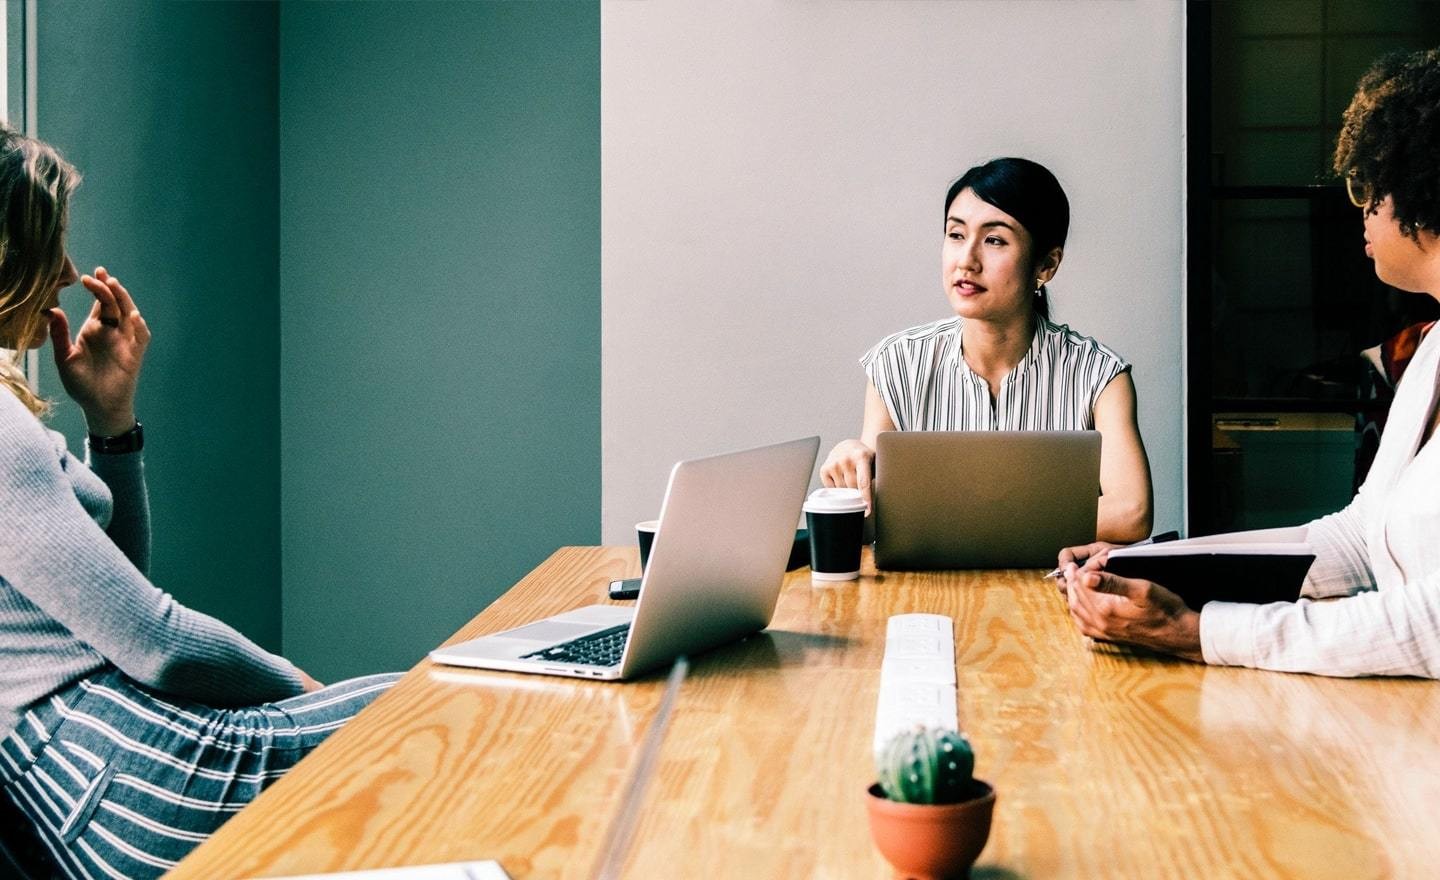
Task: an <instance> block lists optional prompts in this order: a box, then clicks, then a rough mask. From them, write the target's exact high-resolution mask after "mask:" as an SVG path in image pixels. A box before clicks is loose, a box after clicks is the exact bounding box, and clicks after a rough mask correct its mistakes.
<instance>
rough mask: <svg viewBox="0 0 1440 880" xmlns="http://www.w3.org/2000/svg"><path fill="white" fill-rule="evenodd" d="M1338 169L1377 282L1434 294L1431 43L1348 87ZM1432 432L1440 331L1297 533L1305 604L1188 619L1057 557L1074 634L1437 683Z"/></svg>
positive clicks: (1179, 606) (1439, 125)
mask: <svg viewBox="0 0 1440 880" xmlns="http://www.w3.org/2000/svg"><path fill="white" fill-rule="evenodd" d="M1335 171H1336V173H1338V174H1339V175H1340V177H1341V178H1343V179H1344V181H1345V185H1346V187H1347V188H1348V189H1349V192H1350V199H1351V201H1352V202H1354V203H1355V207H1356V208H1359V209H1360V211H1361V212H1362V213H1363V216H1364V225H1365V253H1366V255H1368V256H1369V257H1371V258H1372V259H1374V261H1375V274H1376V275H1378V276H1379V278H1380V280H1381V281H1384V282H1385V283H1386V284H1388V285H1390V286H1391V287H1395V288H1398V289H1400V290H1406V291H1413V292H1414V293H1416V294H1417V295H1419V296H1429V297H1433V298H1435V299H1437V300H1440V49H1432V50H1429V51H1426V52H1415V53H1413V54H1409V55H1392V56H1389V57H1387V58H1383V59H1381V60H1380V61H1379V62H1377V63H1376V64H1375V65H1374V66H1373V67H1372V68H1371V69H1370V70H1369V71H1368V72H1367V73H1366V74H1365V75H1364V76H1363V77H1362V78H1361V80H1360V84H1359V88H1358V90H1357V91H1356V93H1355V97H1354V99H1353V100H1351V102H1350V106H1349V108H1348V109H1347V110H1346V111H1345V118H1344V125H1343V127H1342V128H1341V131H1340V139H1339V142H1338V144H1337V146H1336V148H1335ZM1357 246H1358V245H1357ZM1437 428H1440V332H1434V331H1432V332H1431V333H1430V334H1429V335H1428V336H1427V337H1426V338H1425V340H1424V341H1423V342H1421V343H1420V345H1419V347H1418V348H1417V349H1416V350H1415V354H1414V356H1413V357H1412V358H1411V360H1410V364H1409V366H1408V367H1406V369H1405V375H1404V378H1403V379H1402V380H1401V381H1400V383H1399V385H1398V387H1397V388H1396V392H1395V399H1394V401H1393V402H1392V403H1391V405H1390V412H1389V416H1388V417H1387V419H1386V426H1385V433H1384V434H1383V435H1382V436H1381V438H1380V448H1379V450H1378V451H1377V452H1376V453H1375V461H1374V463H1373V464H1372V465H1371V466H1370V471H1369V473H1368V474H1367V475H1366V478H1365V483H1364V485H1362V486H1361V487H1360V491H1359V492H1358V493H1357V494H1356V496H1355V498H1354V500H1353V501H1351V502H1350V504H1349V505H1348V506H1346V507H1345V509H1343V510H1341V511H1340V512H1338V513H1333V514H1331V515H1329V516H1326V517H1323V518H1321V519H1318V520H1316V521H1315V522H1312V523H1310V524H1309V526H1308V527H1307V530H1306V531H1307V540H1308V542H1309V543H1310V545H1311V547H1312V548H1313V549H1314V551H1315V562H1314V563H1313V564H1312V565H1311V567H1310V571H1309V573H1308V574H1307V575H1306V578H1305V586H1304V589H1303V597H1304V598H1301V599H1300V600H1299V601H1298V602H1276V603H1273V604H1267V605H1252V604H1242V603H1232V602H1210V603H1207V604H1206V605H1205V607H1204V608H1203V609H1201V610H1200V611H1194V610H1192V609H1190V608H1187V607H1186V606H1185V604H1184V603H1183V602H1182V601H1181V600H1180V598H1179V597H1178V596H1176V595H1175V594H1174V593H1172V592H1171V591H1170V590H1167V589H1165V587H1163V586H1161V585H1159V584H1155V583H1152V582H1150V581H1146V580H1140V579H1135V578H1122V577H1117V576H1115V575H1112V574H1109V573H1107V572H1106V571H1105V570H1104V568H1105V560H1106V552H1105V551H1106V550H1108V549H1109V548H1108V547H1107V545H1105V544H1092V545H1089V546H1085V547H1072V548H1069V549H1067V550H1065V551H1063V552H1062V553H1061V555H1060V561H1061V563H1062V567H1063V569H1064V572H1065V581H1064V584H1063V586H1062V589H1064V590H1065V592H1066V594H1067V597H1068V601H1069V603H1070V613H1071V616H1072V617H1073V618H1074V619H1075V623H1076V626H1077V627H1078V628H1079V629H1080V631H1081V632H1082V633H1084V634H1085V635H1088V636H1093V637H1095V638H1100V639H1105V640H1107V641H1112V642H1126V643H1129V644H1135V645H1141V646H1144V647H1147V648H1151V649H1154V650H1159V651H1164V652H1167V653H1170V654H1176V655H1179V656H1181V657H1186V658H1189V659H1191V660H1196V661H1201V662H1204V663H1213V664H1221V665H1230V666H1253V667H1257V668H1260V669H1275V670H1281V671H1286V672H1309V673H1314V674H1317V675H1340V676H1359V675H1417V676H1424V677H1426V678H1440V541H1437V540H1436V536H1437V535H1440V493H1437V492H1436V491H1435V490H1436V486H1440V443H1436V442H1435V441H1434V438H1435V435H1436V432H1437ZM1081 563H1083V567H1080V564H1081ZM1312 599H1334V600H1335V601H1331V602H1312V601H1310V600H1312Z"/></svg>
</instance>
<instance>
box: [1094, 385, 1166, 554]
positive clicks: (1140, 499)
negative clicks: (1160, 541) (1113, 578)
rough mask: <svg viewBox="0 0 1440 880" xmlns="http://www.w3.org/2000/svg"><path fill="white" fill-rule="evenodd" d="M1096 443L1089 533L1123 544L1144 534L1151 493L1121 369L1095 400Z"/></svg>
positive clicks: (1129, 389) (1148, 523)
mask: <svg viewBox="0 0 1440 880" xmlns="http://www.w3.org/2000/svg"><path fill="white" fill-rule="evenodd" d="M1095 427H1096V429H1097V430H1099V431H1100V433H1101V435H1102V436H1103V438H1104V442H1103V443H1102V444H1101V446H1100V510H1099V517H1098V519H1097V522H1096V528H1095V537H1096V538H1097V539H1098V540H1101V541H1109V542H1112V543H1116V544H1129V543H1132V542H1134V541H1139V540H1141V539H1143V538H1146V537H1148V536H1149V534H1150V526H1151V520H1152V517H1153V512H1152V509H1151V508H1152V495H1151V488H1150V462H1149V461H1148V460H1147V459H1146V457H1145V444H1144V443H1143V442H1142V441H1141V440H1140V427H1139V425H1138V424H1137V423H1136V421H1135V383H1134V382H1133V381H1132V380H1131V378H1130V374H1129V373H1128V372H1127V373H1121V374H1120V375H1118V376H1116V377H1115V378H1114V379H1113V380H1111V382H1110V384H1109V385H1107V386H1105V390H1104V391H1102V392H1100V397H1099V399H1098V400H1096V401H1095Z"/></svg>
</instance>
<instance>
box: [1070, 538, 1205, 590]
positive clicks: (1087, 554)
mask: <svg viewBox="0 0 1440 880" xmlns="http://www.w3.org/2000/svg"><path fill="white" fill-rule="evenodd" d="M1179 537H1180V533H1179V532H1176V531H1169V532H1161V533H1159V534H1158V535H1151V536H1150V537H1148V538H1146V539H1145V540H1143V541H1136V542H1135V543H1134V544H1110V543H1107V542H1105V541H1096V542H1095V543H1093V544H1081V545H1079V546H1078V547H1066V548H1065V549H1063V550H1061V551H1060V565H1059V566H1058V567H1057V568H1056V569H1055V570H1054V571H1052V572H1050V573H1049V574H1047V575H1045V578H1046V579H1047V580H1049V579H1055V580H1058V581H1059V582H1060V589H1061V591H1064V589H1065V566H1067V565H1069V564H1070V563H1072V562H1073V563H1075V564H1076V565H1079V566H1087V567H1090V568H1101V567H1103V566H1104V565H1105V558H1106V557H1107V556H1109V555H1110V551H1111V550H1114V549H1115V548H1116V547H1140V546H1143V545H1145V544H1163V543H1164V542H1166V541H1174V540H1176V539H1178V538H1179ZM1092 562H1093V563H1094V564H1093V565H1092V564H1091V563H1092Z"/></svg>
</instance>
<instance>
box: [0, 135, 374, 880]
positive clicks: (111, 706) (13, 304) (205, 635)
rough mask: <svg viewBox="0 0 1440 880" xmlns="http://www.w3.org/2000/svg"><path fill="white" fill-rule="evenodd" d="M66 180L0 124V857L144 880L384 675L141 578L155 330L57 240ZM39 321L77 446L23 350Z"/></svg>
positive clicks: (35, 339)
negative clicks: (340, 667)
mask: <svg viewBox="0 0 1440 880" xmlns="http://www.w3.org/2000/svg"><path fill="white" fill-rule="evenodd" d="M79 180H80V177H79V174H78V173H77V172H76V171H75V169H74V168H73V167H71V166H70V164H69V163H67V162H66V161H65V160H64V159H62V158H60V156H59V155H58V154H57V153H56V152H55V150H53V149H52V148H51V147H49V146H48V145H46V144H44V143H41V142H40V141H37V140H35V139H33V138H29V137H25V136H24V135H21V134H19V133H17V132H14V131H10V130H9V129H6V128H5V127H4V126H3V125H0V348H4V349H8V350H9V352H7V354H9V357H7V358H5V359H3V360H0V857H8V858H9V859H10V860H11V861H12V862H13V861H15V860H18V861H21V862H25V863H26V864H24V865H22V866H19V867H18V869H19V870H23V871H24V872H25V873H27V874H30V875H32V876H35V877H70V878H90V877H94V878H99V877H105V878H138V877H158V876H160V875H161V874H163V873H164V872H165V871H166V870H168V869H169V868H171V867H173V866H174V865H175V863H176V862H177V861H178V860H179V859H180V858H181V857H183V856H184V855H185V854H186V853H187V852H189V851H190V850H191V849H193V848H194V847H195V846H196V844H198V843H199V842H200V841H202V840H204V839H205V838H206V837H207V836H209V834H210V833H211V832H213V831H214V830H215V829H216V828H218V827H220V825H221V823H223V822H224V821H225V820H226V819H228V818H229V817H230V816H232V815H234V814H235V812H236V811H237V810H239V809H240V808H241V807H243V806H244V805H245V804H247V803H249V802H250V801H251V800H253V799H254V798H255V796H256V795H258V794H259V793H260V792H261V790H263V789H264V788H265V787H266V786H268V785H269V784H270V783H272V782H274V781H275V780H276V779H279V778H280V777H281V776H283V775H284V774H285V772H286V770H288V769H289V768H290V767H292V766H294V764H295V763H296V762H297V761H299V760H300V759H301V758H303V757H304V756H305V755H306V754H307V753H308V752H309V751H310V750H311V749H313V748H315V747H316V746H317V745H319V744H320V742H321V741H323V740H324V739H325V738H326V737H327V736H329V735H330V734H331V733H332V732H334V731H335V729H336V728H338V727H339V726H340V725H342V724H343V723H345V721H346V720H347V719H349V718H350V717H351V716H353V715H354V714H355V713H356V712H358V711H360V710H361V709H362V708H364V707H365V706H366V705H367V704H369V703H370V702H371V701H372V700H374V699H375V698H376V697H377V696H378V695H379V694H380V693H382V692H383V691H384V690H385V689H386V688H388V687H389V686H390V684H391V683H393V682H394V680H395V678H396V676H394V675H376V676H369V677H366V678H357V679H351V680H350V681H346V682H341V683H339V684H335V685H331V686H330V687H323V686H322V685H320V683H319V682H317V681H315V680H314V679H312V678H311V677H310V676H308V675H306V674H305V673H304V672H302V671H300V670H299V669H298V668H296V667H295V665H294V664H292V663H291V662H290V661H288V660H286V659H285V658H284V657H278V656H276V655H274V654H271V653H269V652H268V651H265V650H264V649H262V648H260V647H259V646H258V645H256V644H254V643H253V642H251V641H250V640H249V639H247V638H245V637H244V636H243V635H241V634H240V633H238V632H236V631H235V630H233V629H231V628H230V627H228V626H226V625H225V624H224V623H221V622H220V621H218V620H215V619H214V618H211V617H207V616H206V615H204V614H200V613H198V612H195V611H193V610H191V609H189V608H186V607H185V606H183V605H181V604H180V603H178V602H176V601H175V599H174V598H173V597H171V596H170V595H169V594H167V593H164V592H162V591H161V590H160V589H158V588H157V587H156V586H155V585H154V584H152V583H151V582H150V580H149V578H148V577H147V574H146V573H147V570H148V568H149V561H150V517H149V506H148V501H147V496H146V490H145V469H144V464H143V461H142V452H141V449H142V447H143V445H144V443H143V435H142V434H141V430H140V424H139V423H138V422H136V421H135V389H136V383H137V382H138V380H139V376H140V365H141V362H142V361H143V360H144V357H145V350H146V347H147V346H148V345H149V344H150V329H149V327H148V326H147V324H146V323H145V319H144V318H143V317H141V315H140V310H139V309H138V308H137V307H136V305H135V300H134V299H133V298H132V297H131V295H130V292H129V290H127V289H126V287H125V285H123V284H121V283H120V280H119V279H118V278H116V277H115V276H113V275H111V274H109V273H108V272H106V271H105V270H104V269H103V268H97V269H96V270H95V272H94V274H93V275H84V276H81V275H79V274H78V273H77V272H76V271H75V264H74V263H72V262H71V261H70V257H69V256H68V255H67V254H66V252H65V233H66V224H67V220H68V216H69V202H70V195H71V193H72V192H73V191H74V189H75V187H76V185H77V184H78V183H79ZM76 281H79V282H80V283H81V284H83V285H84V287H85V289H86V290H87V291H88V292H89V293H90V295H91V296H92V297H93V298H94V302H93V303H92V304H91V308H90V313H89V315H88V317H86V318H85V320H84V321H83V322H82V323H81V324H80V326H79V328H78V330H77V332H76V334H75V336H74V337H73V338H72V337H71V332H70V324H69V321H68V320H67V318H66V315H65V313H64V312H63V311H61V310H60V308H59V307H58V303H59V295H60V290H61V289H62V288H64V287H67V286H69V285H71V284H74V283H75V282H76ZM47 339H48V340H50V341H51V342H52V343H53V345H54V348H55V365H56V367H57V369H58V370H59V374H60V379H61V382H62V383H63V384H64V386H65V391H66V393H68V394H69V395H70V397H71V398H72V399H73V400H74V401H75V402H76V404H77V405H78V406H79V407H80V409H81V411H82V412H84V414H85V421H86V425H87V427H88V428H89V432H90V438H89V442H88V443H87V448H86V456H85V460H84V461H81V460H80V459H79V458H77V457H75V456H73V455H71V454H70V452H69V451H68V450H67V448H66V443H65V438H64V437H62V436H61V435H59V434H57V433H56V432H54V431H50V430H47V429H46V427H45V425H44V423H43V422H42V421H41V418H42V417H43V416H44V415H45V414H46V412H47V411H48V409H49V405H48V403H47V401H45V400H44V399H42V398H41V397H39V396H38V395H37V394H36V393H35V392H34V390H33V389H32V388H31V387H30V386H29V384H28V383H27V382H26V379H25V376H24V374H23V373H22V372H21V371H20V369H19V363H20V359H21V358H22V357H23V355H24V352H25V351H26V350H27V349H34V348H39V347H41V346H43V345H44V344H45V342H46V340H47ZM37 861H39V862H45V863H47V864H42V865H37V864H34V862H37ZM5 864H6V858H0V873H4V867H5ZM9 867H10V868H11V870H12V871H13V870H16V869H17V866H16V865H14V864H11V865H9ZM4 875H5V876H12V874H11V873H4Z"/></svg>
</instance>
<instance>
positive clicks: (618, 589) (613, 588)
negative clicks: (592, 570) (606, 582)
mask: <svg viewBox="0 0 1440 880" xmlns="http://www.w3.org/2000/svg"><path fill="white" fill-rule="evenodd" d="M610 598H611V599H638V598H640V578H625V579H624V580H616V581H611V582H610Z"/></svg>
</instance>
